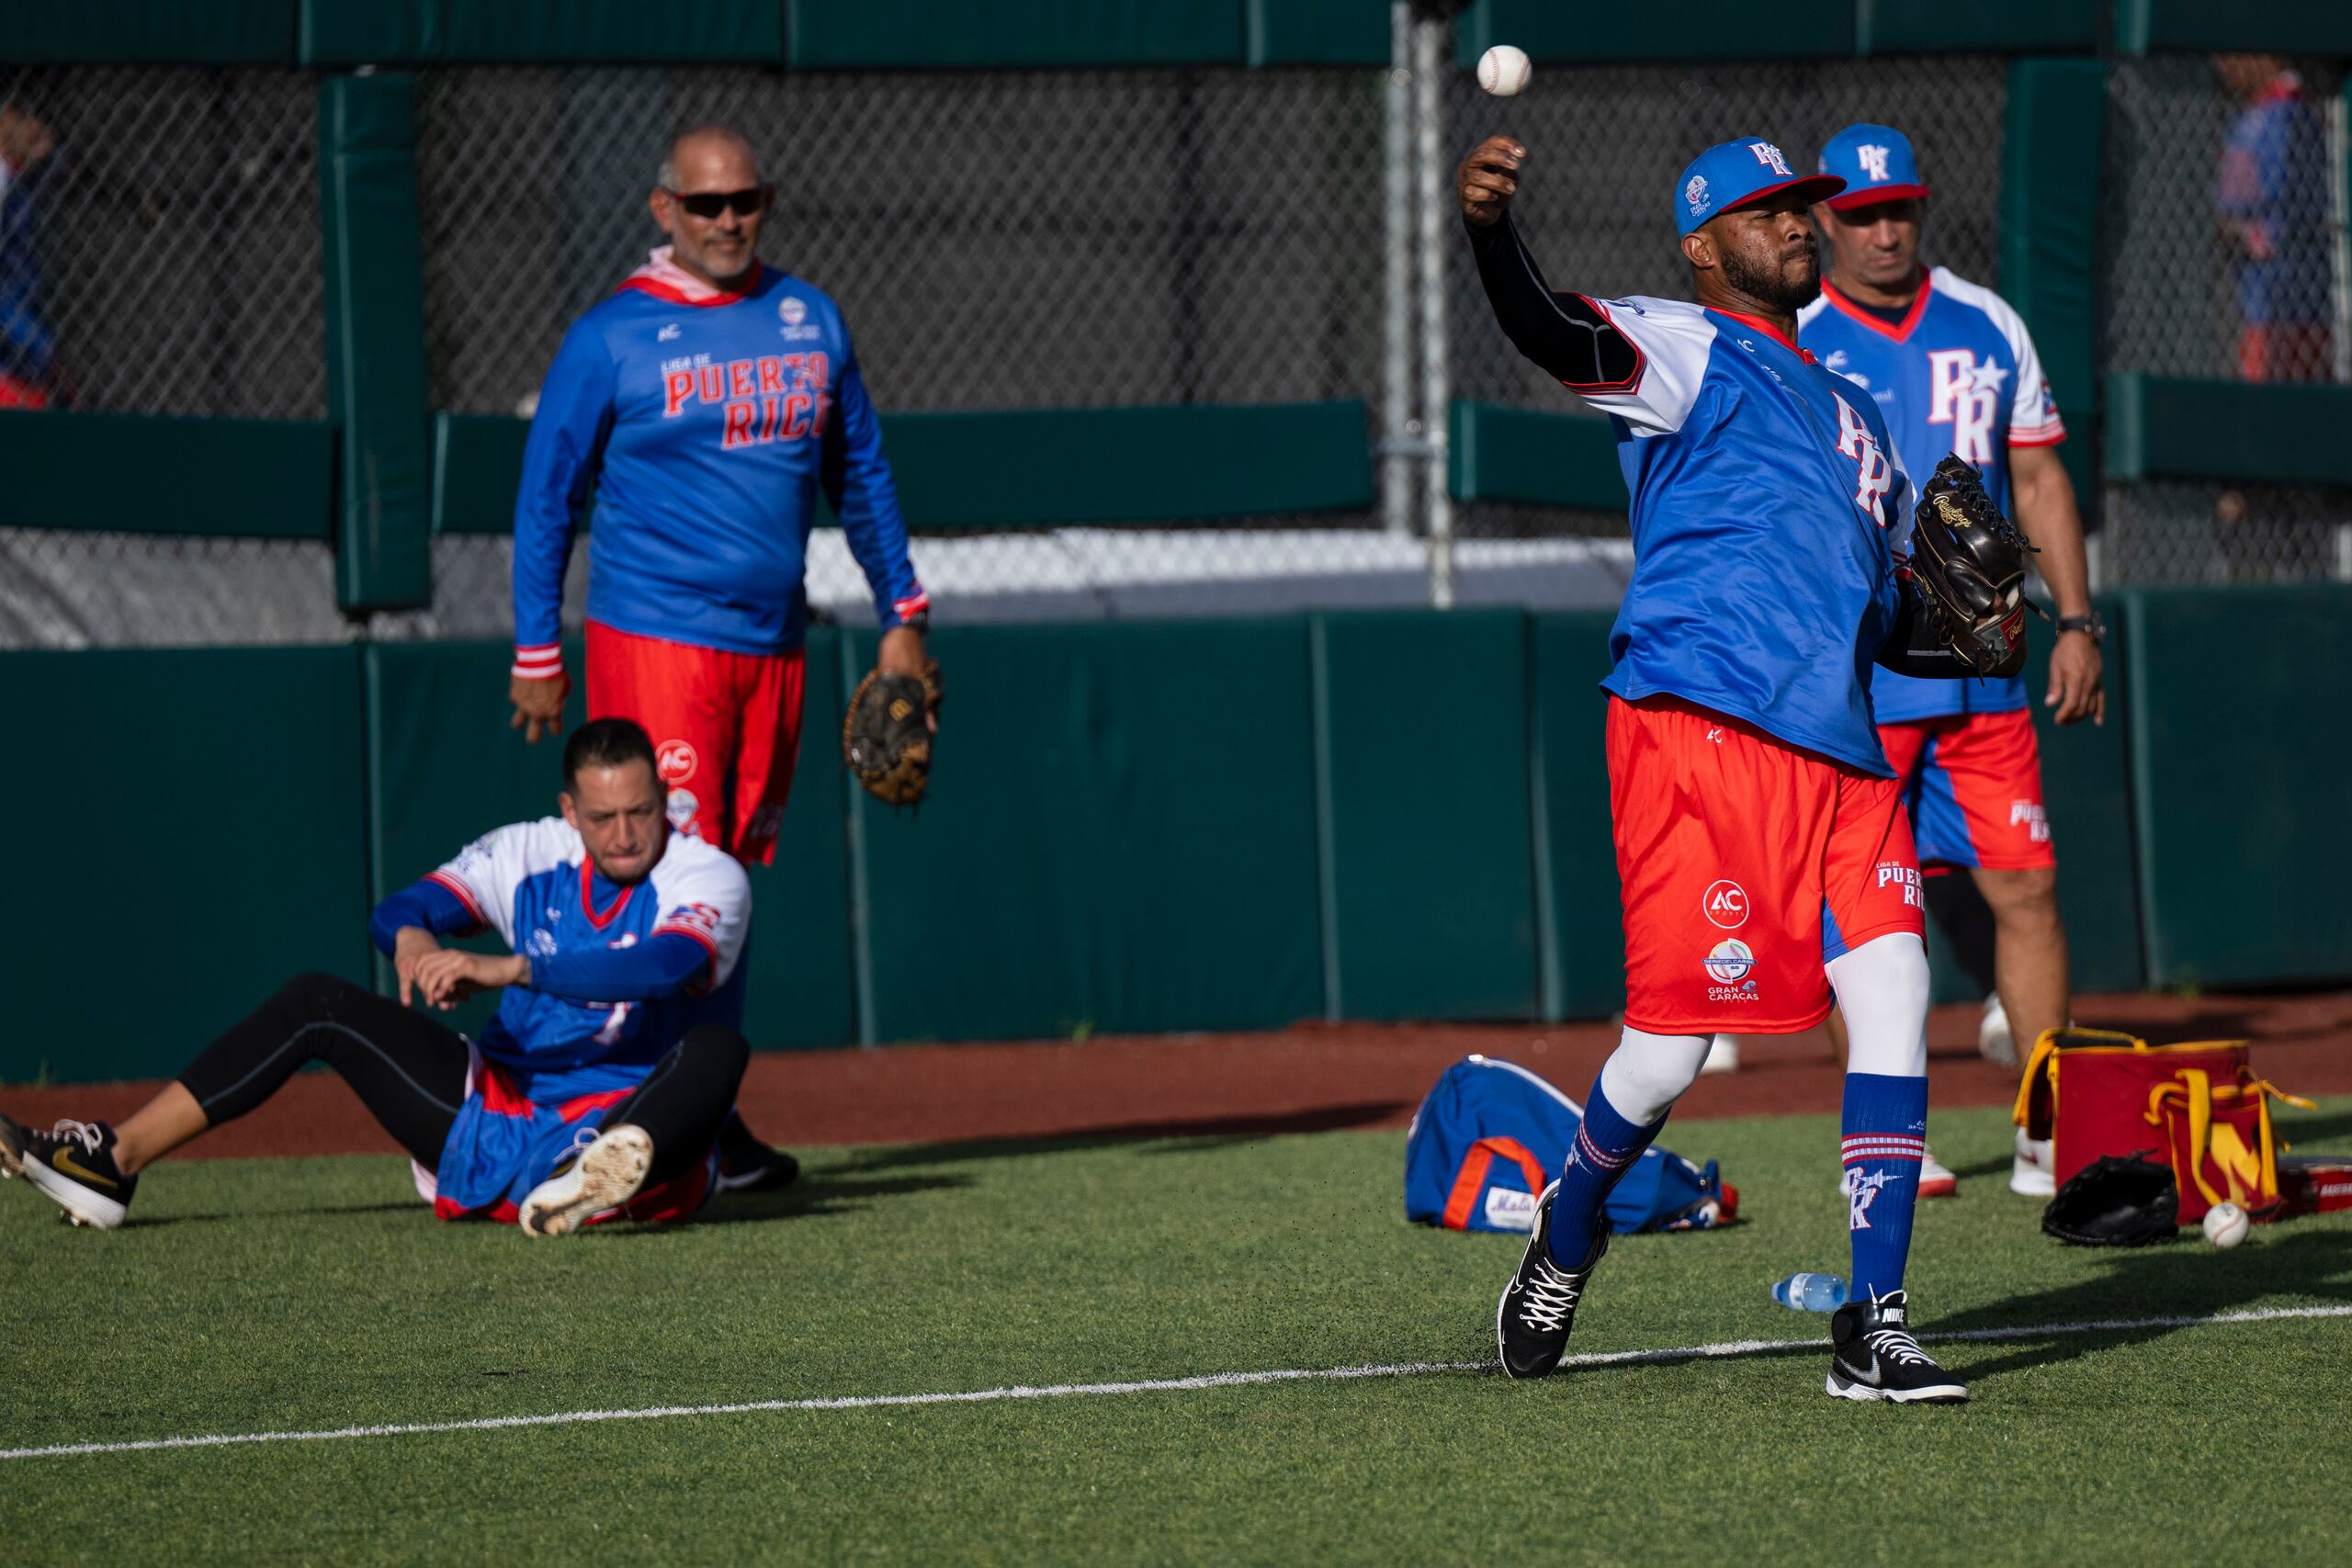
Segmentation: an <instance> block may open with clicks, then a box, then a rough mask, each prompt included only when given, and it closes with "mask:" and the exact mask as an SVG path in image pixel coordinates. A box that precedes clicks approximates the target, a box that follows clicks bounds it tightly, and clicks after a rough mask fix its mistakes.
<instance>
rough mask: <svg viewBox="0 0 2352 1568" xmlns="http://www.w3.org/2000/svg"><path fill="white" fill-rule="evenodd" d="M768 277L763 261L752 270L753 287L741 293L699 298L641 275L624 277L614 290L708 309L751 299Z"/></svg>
mask: <svg viewBox="0 0 2352 1568" xmlns="http://www.w3.org/2000/svg"><path fill="white" fill-rule="evenodd" d="M766 278H767V267H766V264H764V263H762V264H761V265H758V266H756V267H754V268H753V270H752V287H751V288H747V289H745V290H744V291H743V292H742V293H741V294H705V295H702V296H700V297H699V298H697V297H696V296H695V295H692V294H688V293H687V292H686V291H685V290H684V289H683V288H679V287H678V286H677V285H676V284H674V283H664V282H662V280H661V279H660V278H658V277H641V276H630V277H625V278H623V279H622V280H621V286H620V287H619V288H616V289H614V290H613V292H614V293H616V294H625V293H627V292H628V290H630V289H632V288H634V289H636V290H637V291H638V292H639V294H650V295H652V296H653V298H655V299H662V300H666V301H667V302H669V303H670V304H673V305H694V306H696V307H700V308H705V309H707V308H708V307H710V306H713V305H734V304H739V303H741V301H743V300H745V299H750V298H751V297H752V295H754V294H756V293H758V292H759V288H760V285H761V284H762V283H763V282H765V281H766Z"/></svg>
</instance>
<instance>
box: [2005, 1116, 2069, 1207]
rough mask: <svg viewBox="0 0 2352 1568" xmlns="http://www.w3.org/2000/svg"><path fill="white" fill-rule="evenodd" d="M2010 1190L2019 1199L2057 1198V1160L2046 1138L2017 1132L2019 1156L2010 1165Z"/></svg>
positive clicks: (2012, 1159) (2022, 1130)
mask: <svg viewBox="0 0 2352 1568" xmlns="http://www.w3.org/2000/svg"><path fill="white" fill-rule="evenodd" d="M2009 1190H2010V1191H2012V1192H2014V1193H2016V1194H2017V1195H2018V1197H2020V1198H2054V1197H2056V1196H2057V1195H2058V1170H2057V1157H2056V1156H2055V1155H2054V1154H2053V1153H2052V1150H2051V1147H2050V1140H2049V1139H2047V1138H2029V1137H2027V1136H2026V1135H2025V1129H2024V1128H2022V1127H2020V1128H2018V1138H2017V1154H2016V1155H2015V1156H2013V1157H2012V1158H2011V1159H2010V1161H2009Z"/></svg>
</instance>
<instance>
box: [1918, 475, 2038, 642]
mask: <svg viewBox="0 0 2352 1568" xmlns="http://www.w3.org/2000/svg"><path fill="white" fill-rule="evenodd" d="M2031 553H2034V550H2033V546H2032V544H2031V543H2030V541H2029V540H2028V539H2027V538H2026V536H2024V535H2023V534H2020V533H2018V530H2017V527H2016V525H2014V524H2012V523H2011V522H2010V521H2009V520H2008V519H2007V518H2006V517H2004V516H2002V515H2001V509H2000V508H1999V507H1997V506H1996V505H1994V504H1993V498H1992V497H1991V496H1988V495H1986V494H1985V485H1984V481H1983V479H1981V478H1980V477H1979V476H1978V474H1977V472H1976V470H1975V469H1974V468H1971V467H1970V466H1969V465H1968V464H1967V463H1965V462H1963V461H1962V459H1961V458H1959V457H1946V458H1945V459H1944V460H1943V461H1942V462H1940V463H1938V464H1937V465H1936V471H1935V474H1934V475H1933V477H1931V478H1930V479H1928V482H1927V484H1926V486H1925V487H1924V488H1922V489H1921V490H1920V491H1919V506H1918V510H1917V512H1915V513H1913V514H1912V525H1911V580H1912V581H1913V583H1914V584H1916V585H1917V588H1918V591H1919V599H1920V604H1921V608H1922V609H1923V611H1924V612H1925V614H1926V615H1927V629H1928V632H1929V633H1930V634H1931V635H1932V636H1933V637H1935V639H1936V640H1937V641H1939V642H1940V643H1942V644H1943V645H1944V646H1945V647H1947V648H1949V649H1951V651H1952V654H1953V656H1954V657H1955V658H1957V659H1958V660H1960V661H1961V662H1962V664H1964V665H1966V666H1967V667H1968V668H1969V669H1970V670H1972V671H1975V672H1976V673H1977V674H1979V675H2014V674H2016V673H2017V672H2018V671H2019V670H2021V669H2023V668H2024V667H2025V612H2026V600H2025V558H2026V557H2027V556H2028V555H2029V554H2031Z"/></svg>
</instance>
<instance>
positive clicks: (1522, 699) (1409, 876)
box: [1312, 610, 1537, 1019]
mask: <svg viewBox="0 0 2352 1568" xmlns="http://www.w3.org/2000/svg"><path fill="white" fill-rule="evenodd" d="M1312 631H1313V649H1314V654H1315V664H1314V669H1315V678H1316V699H1317V700H1316V707H1317V739H1318V741H1319V743H1320V745H1321V747H1322V748H1323V755H1322V756H1321V758H1319V759H1318V764H1317V773H1318V775H1319V776H1320V777H1321V778H1322V779H1323V780H1324V781H1325V788H1326V791H1327V804H1326V806H1325V810H1326V813H1327V814H1328V826H1327V829H1326V831H1327V833H1328V837H1329V846H1330V848H1329V855H1330V868H1331V870H1330V876H1331V886H1330V891H1329V908H1330V910H1331V912H1332V915H1333V917H1334V920H1333V931H1332V937H1333V940H1334V942H1335V944H1336V947H1337V950H1338V963H1337V966H1336V968H1337V974H1338V979H1339V985H1338V996H1337V998H1326V999H1327V1005H1329V1006H1330V1007H1331V1010H1332V1011H1333V1012H1335V1013H1336V1014H1338V1015H1339V1016H1340V1017H1345V1018H1371V1019H1393V1018H1526V1017H1528V1016H1530V1015H1531V1014H1532V1012H1533V1011H1534V1010H1535V1007H1536V1002H1537V994H1536V942H1535V887H1534V878H1533V869H1532V854H1531V838H1530V824H1529V818H1528V795H1527V781H1528V760H1527V647H1526V642H1527V618H1526V616H1524V615H1521V614H1520V613H1519V612H1517V611H1515V610H1456V611H1453V612H1451V613H1449V614H1445V615H1437V614H1432V613H1431V612H1429V611H1426V610H1401V611H1385V612H1369V613H1364V614H1358V615H1318V616H1317V617H1316V618H1315V621H1314V624H1313V628H1312Z"/></svg>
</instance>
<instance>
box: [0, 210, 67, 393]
mask: <svg viewBox="0 0 2352 1568" xmlns="http://www.w3.org/2000/svg"><path fill="white" fill-rule="evenodd" d="M39 299H40V258H39V257H38V256H37V255H36V254H34V250H33V203H32V196H31V194H30V193H29V192H28V190H27V189H26V188H25V181H24V176H23V175H19V174H18V173H17V171H16V170H15V169H13V168H11V167H9V166H8V165H7V164H5V163H0V372H6V374H8V375H12V376H17V377H20V378H23V379H25V380H28V381H33V382H41V381H45V380H47V379H48V378H49V373H50V371H51V369H52V368H53V367H55V365H56V363H57V344H56V343H55V341H54V340H53V339H51V336H50V335H49V329H48V328H47V327H45V326H43V325H42V324H41V320H40V313H39V310H38V309H37V306H38V303H39Z"/></svg>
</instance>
